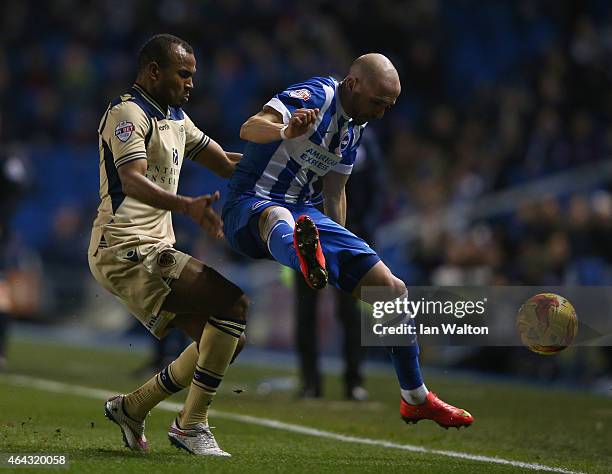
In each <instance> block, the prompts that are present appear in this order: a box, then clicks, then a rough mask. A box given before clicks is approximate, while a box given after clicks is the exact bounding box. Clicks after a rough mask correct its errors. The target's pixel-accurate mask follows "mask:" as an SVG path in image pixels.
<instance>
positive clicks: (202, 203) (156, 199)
mask: <svg viewBox="0 0 612 474" xmlns="http://www.w3.org/2000/svg"><path fill="white" fill-rule="evenodd" d="M146 171H147V160H145V159H140V160H134V161H130V162H128V163H125V164H124V165H121V166H119V167H118V168H117V172H118V173H119V179H120V180H121V188H122V191H123V194H125V195H126V196H129V197H131V198H133V199H137V200H138V201H140V202H143V203H144V204H147V205H149V206H151V207H155V208H157V209H164V210H168V211H174V212H180V213H181V214H185V215H187V216H189V217H191V218H192V219H193V220H194V221H196V222H197V223H198V224H199V225H200V227H202V228H203V229H205V230H206V231H208V233H209V234H210V235H212V236H214V237H222V236H223V230H222V229H223V223H222V222H221V218H220V217H219V215H218V214H217V213H216V212H215V210H214V209H213V208H212V205H213V203H214V202H215V201H218V200H219V197H220V195H219V191H216V192H215V193H214V194H213V195H210V194H205V195H204V196H198V197H195V198H192V197H188V196H181V195H177V194H173V193H169V192H168V191H165V190H164V189H162V188H160V187H159V186H157V185H156V184H155V183H153V182H151V181H149V180H148V179H147V177H146V176H145V173H146Z"/></svg>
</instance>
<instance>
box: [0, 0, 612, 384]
mask: <svg viewBox="0 0 612 474" xmlns="http://www.w3.org/2000/svg"><path fill="white" fill-rule="evenodd" d="M611 13H612V7H610V4H609V2H607V1H604V0H601V1H599V0H591V1H549V0H543V1H539V2H533V1H494V2H486V3H483V2H476V1H469V0H464V1H461V0H457V1H451V0H437V1H415V2H401V1H391V0H378V1H376V2H365V1H347V0H338V1H335V2H326V1H310V2H296V3H292V2H282V1H278V0H260V1H252V2H242V1H238V0H226V1H223V2H207V1H202V2H199V1H195V0H193V1H190V0H173V1H169V0H160V1H155V2H153V1H144V0H140V1H136V0H134V1H126V0H121V1H119V0H105V1H98V2H82V1H76V0H57V1H53V2H45V3H44V4H39V3H37V2H33V1H24V0H4V1H2V2H0V41H1V43H0V143H1V148H0V154H1V155H2V166H3V178H2V179H3V181H4V182H3V184H2V187H1V189H0V193H2V215H3V218H4V219H3V222H2V229H3V232H2V235H3V243H2V245H3V246H4V249H5V253H6V254H7V255H9V257H8V258H7V259H6V260H7V261H8V263H6V264H5V268H6V270H5V278H6V280H7V281H8V282H9V285H10V286H11V287H12V288H13V290H15V291H16V294H15V295H14V305H13V309H12V313H13V315H12V318H11V322H10V324H8V329H7V328H6V326H7V324H6V321H5V322H4V323H3V327H4V331H5V333H6V334H8V337H9V338H10V337H15V338H17V340H22V339H24V340H41V339H43V338H44V339H45V340H49V339H51V340H54V341H58V342H61V343H62V344H68V343H70V344H71V345H79V346H84V347H91V346H100V347H110V348H117V350H133V351H143V350H149V349H148V346H149V344H150V341H149V340H148V339H147V337H146V334H145V331H144V330H142V329H141V328H139V327H135V325H134V323H133V320H132V319H131V318H130V317H129V316H128V315H127V314H126V313H125V311H124V310H123V309H122V308H121V306H119V305H118V304H117V303H116V302H115V301H114V300H113V299H112V298H111V297H110V296H108V295H106V294H105V293H104V292H103V290H102V289H100V288H98V286H97V285H96V284H95V282H94V281H93V279H92V278H91V277H90V276H89V271H88V269H87V262H86V247H87V244H88V240H89V231H90V225H91V221H92V219H93V216H94V213H95V209H96V207H97V205H98V194H97V193H98V188H99V184H98V153H97V135H96V128H97V125H98V121H99V118H100V116H101V114H102V113H103V112H104V110H105V108H106V105H107V103H108V101H109V99H110V98H112V97H114V96H117V95H118V94H119V93H121V92H122V91H123V90H125V88H126V87H128V86H129V85H130V84H131V83H132V81H133V79H134V75H135V57H136V54H137V50H138V47H139V46H140V45H141V44H142V43H143V42H144V41H145V40H146V39H147V38H148V37H150V36H151V35H152V34H155V33H157V32H171V33H173V34H176V35H178V36H181V37H183V38H185V39H187V40H188V41H189V42H190V43H191V44H192V45H193V46H194V48H195V52H196V58H197V61H198V73H197V75H196V78H195V84H196V88H195V90H194V93H193V94H192V99H191V100H190V102H189V104H188V105H187V106H186V110H187V111H188V113H189V114H190V116H191V117H192V118H193V120H194V122H195V123H196V124H198V125H199V126H200V128H202V129H203V130H204V131H205V132H206V133H207V134H209V135H210V136H212V137H213V138H215V139H216V140H217V141H218V142H219V143H221V144H222V145H223V146H224V147H225V148H226V149H228V150H235V151H238V150H241V148H242V143H241V142H240V140H239V139H238V130H239V127H240V125H241V124H242V122H243V121H244V120H245V119H246V118H247V117H248V116H249V115H251V114H253V113H255V112H256V111H257V110H259V108H260V107H261V105H262V104H263V103H264V102H265V101H266V100H267V99H268V98H269V97H270V96H271V95H273V94H274V93H275V92H277V91H279V90H281V89H282V88H283V87H284V86H285V85H287V84H290V83H292V82H296V81H298V80H300V79H303V78H305V77H309V76H311V75H320V74H331V75H335V76H336V77H342V76H343V74H344V73H345V72H346V70H347V68H348V66H349V64H350V62H351V61H352V59H354V58H355V57H356V56H357V55H359V54H361V53H364V52H368V51H380V52H383V53H385V54H387V55H388V56H389V57H390V58H391V59H392V61H393V62H394V63H395V64H396V66H397V68H398V70H399V73H400V77H401V79H402V88H403V89H402V95H401V96H400V99H399V100H398V103H397V105H396V106H395V107H394V108H393V109H392V110H391V111H390V112H389V113H388V114H387V115H386V116H385V118H384V119H383V120H382V121H380V122H379V123H374V124H372V125H371V126H372V127H373V128H374V129H375V130H376V132H377V136H378V139H379V141H380V144H381V147H382V150H383V152H384V156H385V158H386V179H387V183H386V186H385V189H381V190H380V192H381V193H383V196H384V206H383V213H382V219H381V222H380V223H379V225H378V231H377V239H376V242H375V244H376V246H377V248H378V249H379V250H380V253H381V254H382V256H383V259H385V261H386V262H387V263H388V264H389V266H390V267H391V268H392V270H393V271H394V272H395V273H396V274H398V275H399V276H400V277H402V278H403V279H404V281H406V283H407V284H408V286H410V285H416V284H420V285H436V284H437V285H470V284H475V285H486V284H491V285H579V284H580V285H610V284H611V283H612V245H611V243H610V242H612V194H611V189H610V185H611V182H612V162H611V161H610V157H611V156H612V122H611V121H610V118H611V114H612V87H610V82H611V81H610V74H611V72H610V71H612V22H611V19H612V18H611ZM191 165H192V164H191V163H187V164H185V165H184V168H183V172H182V175H181V181H180V192H182V193H184V194H189V195H195V194H201V193H205V192H210V191H212V190H215V189H221V191H222V192H223V190H224V186H225V184H224V182H223V181H222V180H220V179H217V178H215V177H213V176H212V175H211V174H210V173H208V172H207V171H205V170H202V169H199V168H197V167H195V166H191ZM174 222H175V229H176V231H177V237H178V243H177V246H178V247H179V248H181V249H186V250H187V251H190V252H191V253H192V254H193V255H195V256H198V257H200V258H202V259H203V260H204V261H206V262H208V263H210V264H211V265H212V266H214V267H215V268H217V269H220V270H221V271H222V272H223V273H225V274H226V275H228V276H229V277H230V278H231V279H233V280H234V281H236V282H237V283H238V284H240V285H241V286H242V287H243V289H244V290H245V291H246V293H247V294H248V295H249V296H250V297H251V298H252V299H253V301H254V304H253V312H252V315H251V318H250V322H249V331H248V334H249V338H250V342H249V346H248V349H247V352H246V353H245V358H248V357H253V358H254V359H257V360H263V361H264V363H265V361H266V360H268V361H274V363H277V362H278V361H279V360H281V361H286V363H288V364H291V363H293V359H292V357H291V353H292V351H293V340H292V337H293V336H292V328H293V321H294V315H293V309H292V299H291V298H292V288H291V285H290V283H289V281H290V279H288V278H287V277H286V275H283V274H282V272H281V270H280V266H278V265H276V264H274V263H271V262H263V263H262V262H257V263H254V262H250V261H245V260H243V259H241V258H239V257H238V256H236V255H235V254H233V253H232V251H231V250H230V249H229V247H228V246H227V245H226V244H224V243H218V242H213V241H211V240H210V239H208V238H207V237H206V236H203V235H202V234H201V233H200V232H198V230H197V229H196V228H195V227H194V226H193V225H191V223H189V222H187V221H186V220H184V219H181V218H180V217H178V218H177V217H175V221H174ZM279 283H281V284H279ZM332 300H333V299H332V298H331V297H329V296H327V297H326V298H324V301H323V303H322V315H321V328H320V334H321V339H322V342H321V347H322V351H323V353H324V354H326V355H327V356H329V358H328V359H326V367H328V368H330V369H331V370H332V371H333V370H334V368H337V367H338V363H337V360H336V358H335V357H334V356H336V355H337V353H338V349H339V344H338V340H339V338H340V335H339V329H338V327H337V326H336V322H335V320H334V317H333V314H332V312H333V311H332V304H333V303H332ZM270 351H272V352H270ZM249 354H251V356H249ZM270 354H272V355H270ZM379 356H380V354H377V353H376V352H375V351H373V352H372V354H371V357H370V358H371V360H375V359H377V358H379ZM423 357H424V362H425V365H426V366H430V367H437V368H438V369H440V370H442V371H445V372H444V373H446V371H448V370H451V372H452V370H453V369H454V370H462V371H464V370H469V371H474V370H475V371H484V372H488V373H490V374H494V375H495V376H496V377H497V376H499V375H507V376H511V377H515V379H512V380H519V379H520V380H522V381H529V382H530V383H536V384H538V383H546V384H552V385H554V384H556V385H558V386H563V387H566V388H571V389H572V390H575V389H577V390H579V391H591V392H597V393H604V394H607V395H610V393H611V392H610V391H609V387H610V376H611V373H612V352H611V351H610V348H584V347H582V348H573V349H570V350H568V351H566V352H564V353H562V354H561V355H559V356H557V357H553V358H543V357H540V356H536V355H534V354H531V353H529V352H528V351H527V350H526V349H524V348H460V349H458V348H448V349H443V348H431V349H428V348H425V349H424V356H423ZM6 368H7V369H8V370H10V369H11V361H10V360H9V361H8V363H7V366H6ZM276 382H278V383H277V386H274V384H272V389H274V388H275V387H276V388H278V389H279V390H282V389H283V383H284V382H283V381H282V380H281V381H280V382H279V381H276Z"/></svg>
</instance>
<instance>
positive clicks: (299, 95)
mask: <svg viewBox="0 0 612 474" xmlns="http://www.w3.org/2000/svg"><path fill="white" fill-rule="evenodd" d="M289 97H293V98H294V99H302V100H304V101H306V100H309V99H310V91H309V90H308V89H298V90H295V91H289Z"/></svg>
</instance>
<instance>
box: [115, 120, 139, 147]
mask: <svg viewBox="0 0 612 474" xmlns="http://www.w3.org/2000/svg"><path fill="white" fill-rule="evenodd" d="M133 131H134V124H133V123H132V122H128V121H127V120H123V121H121V122H119V124H118V125H117V126H116V127H115V136H116V137H117V138H118V139H119V140H120V141H122V142H127V141H128V139H129V138H130V137H131V136H132V132H133Z"/></svg>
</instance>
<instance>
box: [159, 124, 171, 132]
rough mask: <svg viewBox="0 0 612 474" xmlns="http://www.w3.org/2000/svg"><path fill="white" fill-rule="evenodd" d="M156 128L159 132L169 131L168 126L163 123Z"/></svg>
mask: <svg viewBox="0 0 612 474" xmlns="http://www.w3.org/2000/svg"><path fill="white" fill-rule="evenodd" d="M157 128H158V130H161V131H163V130H170V125H169V124H167V123H165V124H164V125H160V126H159V127H157Z"/></svg>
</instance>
